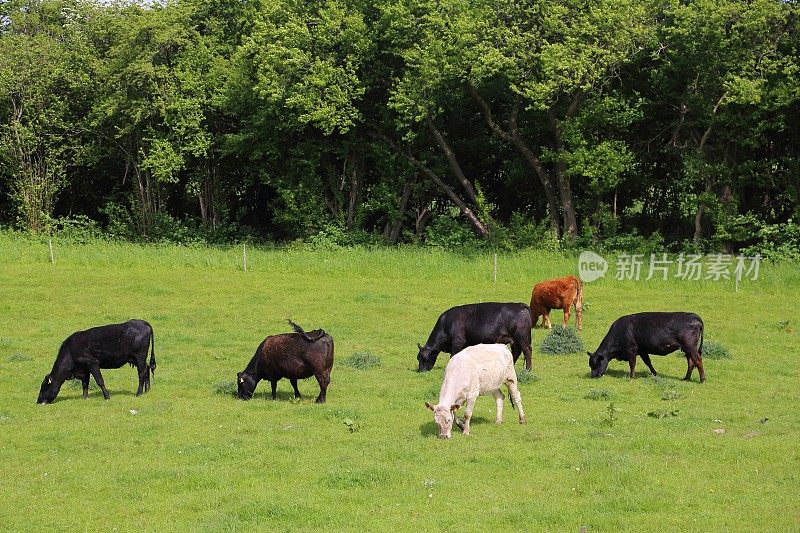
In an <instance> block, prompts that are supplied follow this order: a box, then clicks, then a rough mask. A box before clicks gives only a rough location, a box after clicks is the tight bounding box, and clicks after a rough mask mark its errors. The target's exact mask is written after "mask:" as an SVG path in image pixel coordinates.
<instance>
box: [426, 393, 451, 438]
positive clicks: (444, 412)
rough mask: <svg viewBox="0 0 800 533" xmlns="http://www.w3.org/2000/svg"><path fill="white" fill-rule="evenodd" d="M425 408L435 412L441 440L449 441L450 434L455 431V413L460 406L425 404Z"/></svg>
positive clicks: (434, 418) (434, 417)
mask: <svg viewBox="0 0 800 533" xmlns="http://www.w3.org/2000/svg"><path fill="white" fill-rule="evenodd" d="M425 407H427V408H428V409H430V410H431V411H433V420H434V421H435V422H436V425H437V426H439V438H440V439H449V438H450V432H451V431H452V430H453V420H455V414H454V413H455V411H456V409H458V405H456V404H453V405H431V404H429V403H428V402H425Z"/></svg>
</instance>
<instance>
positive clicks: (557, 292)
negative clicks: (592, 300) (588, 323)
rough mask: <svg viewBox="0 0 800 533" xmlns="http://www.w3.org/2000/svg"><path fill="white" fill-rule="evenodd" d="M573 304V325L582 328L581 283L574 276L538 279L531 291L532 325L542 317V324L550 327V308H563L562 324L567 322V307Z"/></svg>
mask: <svg viewBox="0 0 800 533" xmlns="http://www.w3.org/2000/svg"><path fill="white" fill-rule="evenodd" d="M572 305H574V306H575V325H576V326H577V328H578V330H579V331H580V330H582V329H583V283H581V280H580V279H579V278H577V277H575V276H565V277H563V278H557V279H549V280H547V281H540V282H539V283H537V284H536V285H534V286H533V291H531V313H532V314H533V325H534V326H535V325H536V323H537V322H538V321H539V317H540V316H541V317H542V326H544V327H546V328H547V329H550V328H552V327H553V325H552V324H551V323H550V310H551V309H563V310H564V326H566V325H567V324H569V308H570V306H572Z"/></svg>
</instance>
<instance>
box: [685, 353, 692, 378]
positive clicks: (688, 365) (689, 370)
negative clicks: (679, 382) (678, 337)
mask: <svg viewBox="0 0 800 533" xmlns="http://www.w3.org/2000/svg"><path fill="white" fill-rule="evenodd" d="M692 370H694V361H693V360H692V358H691V356H690V355H689V354H686V375H685V376H683V381H689V380H690V379H692Z"/></svg>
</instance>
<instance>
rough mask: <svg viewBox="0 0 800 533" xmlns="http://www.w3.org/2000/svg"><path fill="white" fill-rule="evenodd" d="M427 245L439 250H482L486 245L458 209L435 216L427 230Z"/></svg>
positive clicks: (451, 209) (448, 210)
mask: <svg viewBox="0 0 800 533" xmlns="http://www.w3.org/2000/svg"><path fill="white" fill-rule="evenodd" d="M425 245H426V246H435V247H438V248H446V249H455V248H481V247H482V246H484V245H485V243H484V242H483V241H482V240H481V239H480V237H478V236H477V235H476V234H475V231H473V229H472V228H471V227H469V226H468V224H467V222H466V221H464V220H463V216H462V215H461V213H460V212H459V211H458V209H457V208H450V209H447V210H446V211H445V212H444V213H439V214H437V215H435V216H434V217H433V219H432V221H431V223H430V224H428V226H427V227H426V228H425Z"/></svg>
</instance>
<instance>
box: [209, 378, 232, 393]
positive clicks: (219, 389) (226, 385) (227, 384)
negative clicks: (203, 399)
mask: <svg viewBox="0 0 800 533" xmlns="http://www.w3.org/2000/svg"><path fill="white" fill-rule="evenodd" d="M211 390H212V391H213V392H214V394H221V395H223V396H234V395H235V394H236V383H235V382H234V381H231V380H226V381H218V382H217V383H215V384H214V386H213V387H211Z"/></svg>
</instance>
